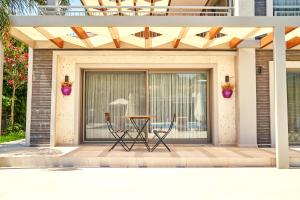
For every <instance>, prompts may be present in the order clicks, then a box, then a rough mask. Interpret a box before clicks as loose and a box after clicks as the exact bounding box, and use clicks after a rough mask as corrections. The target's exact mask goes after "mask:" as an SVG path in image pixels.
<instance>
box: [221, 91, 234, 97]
mask: <svg viewBox="0 0 300 200" xmlns="http://www.w3.org/2000/svg"><path fill="white" fill-rule="evenodd" d="M232 94H233V90H232V89H223V91H222V95H223V97H224V98H226V99H229V98H231V96H232Z"/></svg>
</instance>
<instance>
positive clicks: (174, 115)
mask: <svg viewBox="0 0 300 200" xmlns="http://www.w3.org/2000/svg"><path fill="white" fill-rule="evenodd" d="M175 121H176V114H175V113H174V114H173V116H172V120H171V124H170V127H169V129H168V131H167V132H168V133H169V132H171V130H172V129H173V127H174V124H175Z"/></svg>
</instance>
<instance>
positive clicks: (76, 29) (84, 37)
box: [71, 27, 89, 40]
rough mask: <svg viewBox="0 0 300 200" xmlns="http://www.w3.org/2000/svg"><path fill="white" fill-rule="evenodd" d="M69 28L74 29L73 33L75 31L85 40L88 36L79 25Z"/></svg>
mask: <svg viewBox="0 0 300 200" xmlns="http://www.w3.org/2000/svg"><path fill="white" fill-rule="evenodd" d="M71 29H72V30H73V31H74V33H76V35H77V36H78V37H79V38H80V39H82V40H85V39H87V38H89V36H88V34H87V33H86V32H85V30H84V29H83V28H81V27H71Z"/></svg>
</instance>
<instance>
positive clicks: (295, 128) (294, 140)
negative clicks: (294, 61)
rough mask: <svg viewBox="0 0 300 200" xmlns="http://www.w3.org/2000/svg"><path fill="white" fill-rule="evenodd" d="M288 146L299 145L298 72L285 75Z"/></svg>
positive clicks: (299, 94)
mask: <svg viewBox="0 0 300 200" xmlns="http://www.w3.org/2000/svg"><path fill="white" fill-rule="evenodd" d="M287 93H288V128H289V142H290V144H300V72H288V73H287Z"/></svg>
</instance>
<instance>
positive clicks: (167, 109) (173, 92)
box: [149, 72, 209, 143]
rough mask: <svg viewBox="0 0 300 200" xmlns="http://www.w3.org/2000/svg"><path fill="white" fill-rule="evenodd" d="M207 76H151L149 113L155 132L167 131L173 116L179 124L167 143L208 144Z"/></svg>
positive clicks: (186, 74)
mask: <svg viewBox="0 0 300 200" xmlns="http://www.w3.org/2000/svg"><path fill="white" fill-rule="evenodd" d="M207 83H208V75H207V73H205V72H203V73H150V74H149V113H150V115H151V116H155V117H154V118H153V120H152V123H151V127H152V129H167V128H168V126H169V124H170V121H171V116H172V114H173V113H176V123H175V127H174V129H173V131H172V133H171V134H170V135H169V136H168V139H172V140H174V141H184V142H188V141H191V142H192V141H195V142H196V141H197V142H201V141H202V142H204V143H207V142H208V141H209V135H208V126H207V124H208V120H207V119H208V117H207V87H208V85H207Z"/></svg>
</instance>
